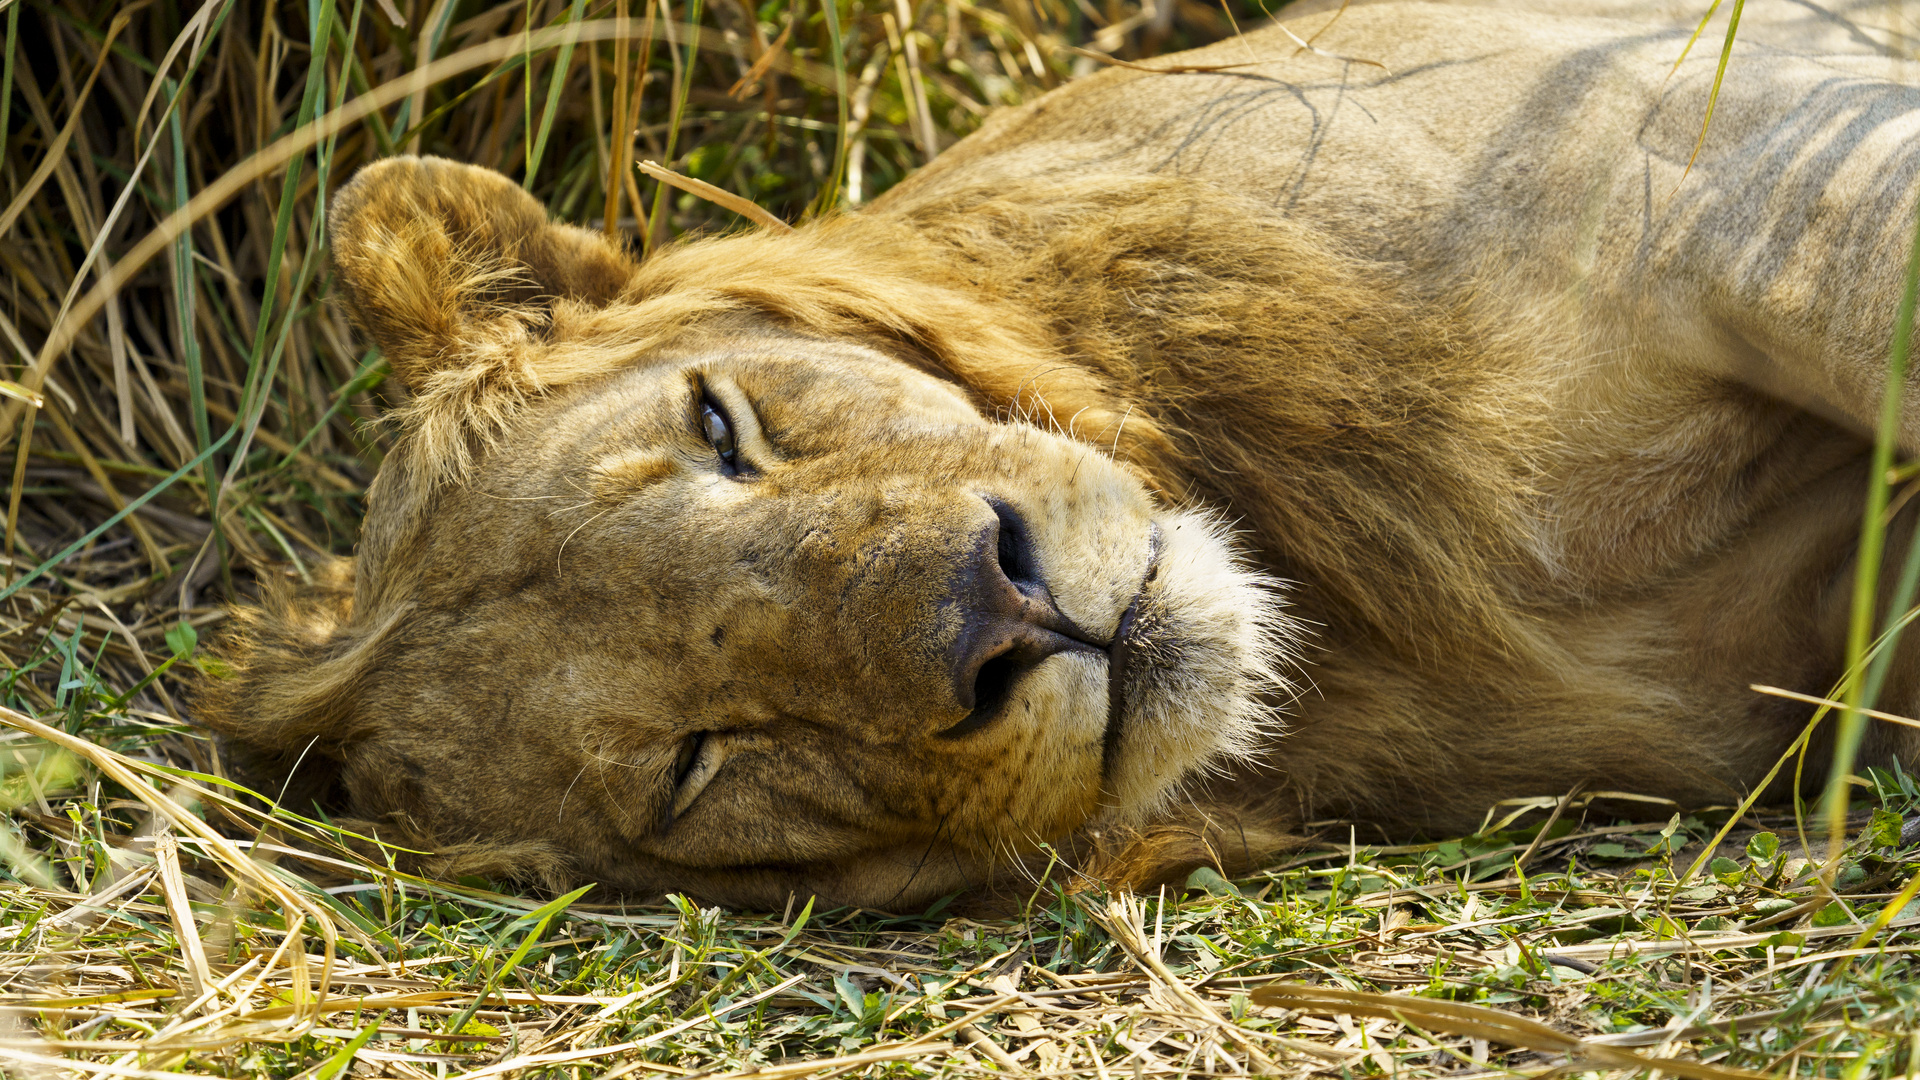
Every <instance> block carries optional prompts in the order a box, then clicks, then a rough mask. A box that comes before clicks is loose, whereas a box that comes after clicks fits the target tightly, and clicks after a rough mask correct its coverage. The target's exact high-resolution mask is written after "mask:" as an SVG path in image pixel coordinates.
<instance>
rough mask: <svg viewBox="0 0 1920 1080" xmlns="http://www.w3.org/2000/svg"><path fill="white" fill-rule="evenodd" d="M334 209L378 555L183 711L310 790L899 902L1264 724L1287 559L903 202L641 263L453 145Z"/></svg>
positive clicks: (276, 628)
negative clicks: (365, 406) (1157, 465)
mask: <svg viewBox="0 0 1920 1080" xmlns="http://www.w3.org/2000/svg"><path fill="white" fill-rule="evenodd" d="M332 213H333V219H332V224H331V236H332V241H333V246H334V258H335V265H336V271H337V286H338V288H339V291H340V293H341V295H342V296H343V297H344V303H345V306H346V308H347V310H348V312H349V314H350V315H351V317H352V318H353V320H354V321H355V323H356V324H357V325H358V326H359V327H360V328H361V329H362V330H363V332H364V333H365V334H366V335H367V336H368V337H369V338H370V339H371V340H372V342H373V343H374V344H375V345H377V346H378V347H379V348H380V349H381V350H382V352H383V353H384V354H385V356H386V357H387V359H388V361H389V362H390V363H391V365H392V371H393V375H394V378H395V379H396V380H397V381H398V382H399V383H401V384H402V385H403V386H404V388H405V391H406V400H405V402H404V404H403V405H402V407H401V408H400V409H399V411H398V420H397V422H398V423H399V424H400V425H401V426H402V438H401V440H400V446H399V448H398V449H397V450H396V451H395V452H394V453H393V454H392V455H391V456H390V457H389V458H388V460H387V461H386V463H385V464H384V466H383V468H382V473H381V475H380V477H379V479H378V480H377V481H376V483H375V486H374V489H373V491H372V494H371V500H370V502H371V508H370V511H369V515H368V518H367V522H366V526H365V530H364V533H363V537H362V541H361V546H360V549H359V552H358V554H357V559H356V562H355V563H354V564H352V565H348V564H344V563H343V564H341V565H339V566H335V567H332V568H327V569H324V570H323V571H322V577H323V580H322V581H321V582H319V583H318V584H316V585H314V586H311V587H307V588H302V589H296V590H291V591H285V592H282V593H279V594H274V595H270V596H269V598H268V601H267V603H266V604H265V605H264V606H263V607H262V608H258V609H251V610H249V611H244V612H242V613H241V615H240V619H239V623H240V627H239V629H238V630H237V631H236V633H235V634H234V635H233V638H232V640H231V642H230V644H229V646H228V653H229V656H230V658H231V660H232V662H233V667H234V671H235V673H234V675H233V676H232V677H231V678H229V679H226V680H219V681H214V682H211V683H210V684H209V686H208V687H207V689H206V690H205V691H204V692H203V694H202V702H201V708H202V713H203V715H204V718H205V720H206V722H207V723H208V724H209V725H210V726H212V727H213V728H215V729H216V730H218V731H219V732H220V733H221V734H222V735H223V736H225V738H226V740H227V741H228V744H229V746H230V748H231V750H232V753H233V756H234V760H236V761H237V762H238V763H239V764H240V765H241V766H242V767H243V768H244V769H248V770H253V771H256V772H258V771H263V770H264V771H268V772H271V771H275V770H277V771H279V772H282V773H284V772H286V771H288V770H293V769H294V763H295V762H299V765H298V768H297V770H294V776H293V784H292V786H291V787H290V788H288V790H289V791H291V792H293V793H294V794H293V796H292V797H293V798H301V797H314V796H320V795H323V794H326V793H329V792H331V794H332V795H333V796H335V797H337V798H344V801H345V802H346V803H347V804H348V807H349V808H350V811H351V812H352V813H353V814H354V815H355V816H357V817H361V818H370V819H373V820H375V821H381V820H386V821H390V822H394V823H395V824H396V826H404V829H405V830H406V832H405V835H406V836H408V837H416V838H417V837H421V836H424V837H428V838H430V839H431V841H432V842H433V843H436V844H439V845H445V846H449V847H451V846H455V845H463V844H464V845H478V846H479V847H480V848H482V849H485V848H487V847H488V846H492V847H495V848H497V849H498V850H502V851H513V852H519V853H522V854H523V855H526V854H528V853H532V855H533V856H536V857H537V856H538V855H539V854H540V853H545V854H546V855H547V856H550V857H553V861H552V862H551V863H550V865H551V866H553V867H557V868H558V876H563V877H567V878H571V879H575V880H582V881H599V882H601V883H604V884H607V885H611V886H614V887H618V888H622V889H628V890H645V891H652V890H667V889H672V890H685V891H689V892H692V893H694V894H696V895H698V896H702V897H705V898H709V899H713V900H719V901H724V902H731V903H739V904H777V903H780V902H783V901H784V900H785V899H786V898H787V897H788V895H789V894H791V893H795V892H798V893H800V894H802V895H805V894H807V893H809V892H817V893H819V894H821V895H823V896H825V897H829V898H831V899H834V900H840V901H845V902H851V903H857V904H865V905H875V906H892V907H896V908H897V907H911V906H914V905H917V904H921V903H923V902H924V901H925V900H927V899H928V898H930V897H934V896H938V895H941V894H943V893H946V892H950V891H952V890H955V889H957V888H960V887H963V886H967V885H970V884H977V883H979V882H981V881H983V880H985V879H987V878H988V877H990V876H991V875H992V874H993V872H994V871H995V869H996V868H997V867H1002V866H1006V865H1009V864H1011V863H1015V862H1018V861H1020V860H1022V859H1024V858H1026V857H1028V856H1030V855H1032V854H1033V853H1034V852H1035V851H1036V850H1037V849H1038V848H1039V846H1040V845H1042V844H1044V843H1048V842H1053V841H1059V840H1061V839H1062V838H1065V837H1067V836H1069V835H1071V834H1074V833H1075V832H1076V830H1080V829H1082V828H1083V827H1086V826H1089V825H1093V824H1099V823H1113V824H1120V825H1126V824H1137V823H1140V822H1141V821H1143V820H1144V819H1145V818H1146V816H1147V815H1149V814H1150V813H1151V812H1152V811H1153V810H1154V809H1155V808H1156V807H1157V806H1159V805H1160V804H1162V803H1163V802H1164V801H1165V800H1166V799H1167V798H1168V797H1169V796H1170V795H1171V794H1172V793H1173V792H1174V791H1175V790H1176V789H1177V788H1178V787H1179V785H1180V784H1181V783H1182V781H1183V780H1184V779H1186V778H1188V777H1190V776H1192V775H1194V774H1195V773H1196V772H1198V771H1201V770H1204V769H1205V768H1206V767H1207V766H1208V765H1209V764H1210V763H1214V762H1217V761H1219V760H1220V759H1222V758H1223V757H1225V756H1229V755H1233V754H1235V753H1238V752H1244V751H1245V750H1246V749H1247V748H1248V747H1249V746H1250V745H1252V744H1253V743H1254V742H1255V741H1256V738H1257V736H1258V735H1259V734H1260V733H1261V731H1262V729H1263V728H1264V727H1265V726H1266V725H1267V723H1268V719H1267V718H1268V716H1269V713H1268V708H1269V706H1268V704H1267V703H1268V701H1269V700H1270V695H1271V693H1272V692H1273V691H1274V690H1275V689H1276V688H1277V679H1276V676H1275V672H1274V668H1275V664H1276V652H1277V650H1278V648H1279V639H1278V635H1277V634H1276V629H1277V628H1278V626H1279V624H1280V621H1281V619H1282V616H1281V615H1280V613H1279V611H1278V600H1277V593H1276V591H1275V589H1274V587H1273V583H1272V582H1271V581H1269V580H1266V579H1263V578H1262V577H1261V576H1260V575H1259V574H1258V573H1257V572H1255V571H1253V570H1251V569H1249V568H1248V567H1247V566H1246V565H1245V564H1244V563H1243V561H1242V560H1241V559H1240V558H1238V557H1237V556H1236V554H1235V551H1234V548H1233V545H1232V543H1231V541H1230V540H1229V538H1228V536H1227V533H1226V531H1225V529H1224V528H1223V526H1222V524H1221V522H1220V521H1218V520H1217V519H1216V518H1215V517H1213V516H1211V515H1210V514H1208V513H1206V512H1200V511H1193V510H1186V509H1180V508H1177V507H1174V506H1171V505H1168V503H1167V502H1166V501H1165V500H1163V499H1162V498H1161V497H1160V496H1159V495H1158V494H1156V492H1155V491H1154V490H1153V489H1152V487H1151V486H1150V485H1151V476H1150V471H1148V470H1144V469H1143V468H1142V467H1140V466H1139V464H1138V463H1139V462H1142V461H1147V460H1150V459H1151V457H1152V456H1153V454H1154V453H1156V452H1158V451H1157V450H1156V447H1157V446H1160V442H1161V441H1163V440H1160V436H1159V435H1158V433H1157V431H1156V430H1155V428H1154V426H1153V424H1152V423H1151V421H1149V420H1148V419H1146V418H1144V417H1130V416H1129V414H1128V411H1127V399H1126V398H1125V397H1124V395H1122V394H1121V393H1119V392H1118V391H1116V390H1114V389H1113V388H1111V387H1107V386H1104V385H1102V384H1101V383H1100V382H1099V381H1098V380H1097V379H1096V378H1095V377H1093V376H1091V375H1088V374H1086V373H1085V372H1083V371H1079V370H1077V369H1073V368H1071V366H1070V365H1066V364H1063V363H1062V362H1061V361H1060V357H1059V356H1058V355H1057V353H1056V352H1055V351H1054V347H1053V346H1052V345H1050V344H1048V342H1049V341H1050V340H1052V339H1051V337H1050V335H1049V334H1048V333H1047V332H1046V328H1045V327H1043V326H1040V325H1037V324H1035V323H1033V322H1031V321H1026V320H1025V317H1023V316H1021V315H1020V314H1019V313H1018V310H1019V309H1018V307H1017V305H1010V304H1005V303H999V302H996V301H994V300H993V299H992V298H990V297H985V296H982V295H978V294H977V291H976V290H970V289H969V287H968V285H967V283H966V281H965V280H964V274H963V270H956V269H954V268H950V267H947V266H945V265H944V264H942V263H940V262H939V261H938V259H937V258H936V257H935V256H933V255H931V254H929V253H928V252H927V251H926V250H924V249H925V245H924V244H921V243H917V242H915V240H914V237H913V235H912V233H911V232H910V231H909V230H906V229H905V228H904V227H903V226H901V225H899V224H897V223H889V222H886V221H884V220H881V219H877V218H876V219H871V220H863V219H861V218H859V217H857V216H856V217H851V218H847V219H842V220H840V221H838V222H829V223H825V224H823V225H818V226H811V227H809V228H807V229H803V230H802V231H801V232H800V233H798V234H794V235H791V236H777V237H776V236H769V235H755V236H747V237H737V238H732V239H727V240H722V241H709V242H705V243H702V244H694V245H690V246H687V247H683V248H680V249H676V250H673V251H669V252H667V253H664V254H663V255H661V256H657V257H656V258H654V259H652V260H650V261H649V262H648V263H647V264H646V265H645V266H644V267H643V266H641V265H638V264H636V263H635V262H633V261H631V260H630V259H629V258H628V257H627V256H626V255H625V254H624V253H623V252H621V251H620V250H619V249H617V248H616V247H614V246H613V245H611V244H608V243H607V242H605V241H604V240H602V239H601V237H600V236H599V235H598V234H593V233H588V232H585V231H583V230H580V229H576V228H571V227H567V226H561V225H555V224H552V223H550V222H548V220H547V219H546V217H545V215H544V213H543V212H542V211H541V209H540V208H539V207H538V206H537V205H536V204H535V203H534V202H533V200H532V199H531V198H529V197H528V196H527V195H525V194H524V193H523V192H521V191H520V190H519V189H518V188H517V187H515V186H514V185H513V184H512V183H511V182H509V181H507V180H506V179H505V178H503V177H501V176H499V175H497V174H494V173H491V172H487V171H485V170H481V169H475V168H471V167H466V166H460V165H455V164H452V163H449V162H444V161H437V160H432V159H398V160H393V161H389V162H384V163H381V164H378V165H375V166H372V167H370V168H368V169H366V170H364V171H363V172H362V173H361V174H360V175H359V176H358V177H357V178H356V179H355V180H354V181H353V183H352V184H351V185H349V186H348V187H347V188H345V189H344V190H342V191H341V192H340V193H339V194H338V196H337V197H336V198H335V200H334V203H333V210H332ZM1116 451H1119V452H1118V453H1116ZM268 790H280V789H279V787H277V786H276V787H271V788H268ZM414 842H418V840H417V839H416V840H414ZM508 869H511V867H508Z"/></svg>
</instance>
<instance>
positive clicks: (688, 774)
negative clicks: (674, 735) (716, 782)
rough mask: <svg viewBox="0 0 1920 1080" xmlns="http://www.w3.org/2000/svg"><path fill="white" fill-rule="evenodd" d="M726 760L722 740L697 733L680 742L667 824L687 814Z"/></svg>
mask: <svg viewBox="0 0 1920 1080" xmlns="http://www.w3.org/2000/svg"><path fill="white" fill-rule="evenodd" d="M725 760H726V748H725V739H724V738H722V737H721V736H718V735H716V734H714V733H713V732H710V731H696V732H694V733H693V734H691V735H688V736H687V737H686V738H684V739H682V740H680V749H679V752H678V753H676V754H675V755H674V758H673V812H672V814H671V815H670V816H669V818H668V820H669V822H671V821H672V819H673V818H677V817H679V816H680V815H682V814H684V813H686V812H687V808H688V807H689V806H692V805H693V801H694V800H695V799H697V798H699V797H700V793H701V792H702V791H704V790H706V786H707V783H708V782H709V781H711V780H712V779H713V776H714V774H715V773H717V772H719V771H720V764H721V762H723V761H725Z"/></svg>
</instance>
